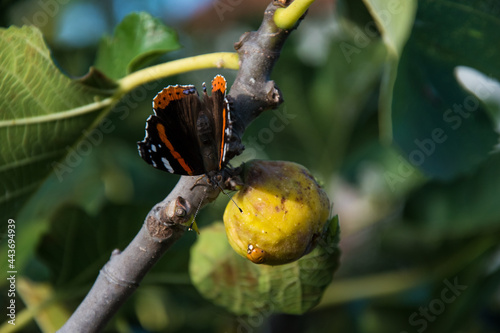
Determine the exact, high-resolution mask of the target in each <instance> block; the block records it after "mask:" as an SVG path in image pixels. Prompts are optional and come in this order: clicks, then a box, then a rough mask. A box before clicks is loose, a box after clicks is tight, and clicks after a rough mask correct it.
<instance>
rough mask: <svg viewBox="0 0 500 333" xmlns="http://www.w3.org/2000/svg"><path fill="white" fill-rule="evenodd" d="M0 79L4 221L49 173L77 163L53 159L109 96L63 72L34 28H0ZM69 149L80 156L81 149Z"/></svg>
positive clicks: (0, 199)
mask: <svg viewBox="0 0 500 333" xmlns="http://www.w3.org/2000/svg"><path fill="white" fill-rule="evenodd" d="M0 77H1V78H2V85H1V86H0V141H1V142H2V144H1V145H0V184H1V186H0V187H1V192H0V211H1V215H2V219H6V218H15V215H16V214H17V212H18V210H19V209H20V208H21V207H22V206H23V204H24V203H25V202H26V200H27V199H28V198H29V196H30V195H31V194H32V193H34V192H35V190H36V189H37V188H38V187H39V185H40V184H41V183H42V181H43V180H44V179H45V178H46V177H47V175H48V174H49V173H50V172H52V171H53V170H54V169H57V168H58V167H62V168H63V169H62V170H64V171H67V172H69V171H68V170H71V169H72V168H73V167H74V166H75V165H74V164H71V165H70V164H65V163H62V164H61V163H59V162H57V161H59V160H60V159H61V158H62V157H63V156H65V155H66V154H67V153H68V152H69V151H71V150H72V149H73V148H71V146H73V145H74V144H75V142H76V141H77V140H79V139H81V138H82V137H84V136H85V132H84V130H85V129H88V128H89V127H91V126H93V125H95V124H94V123H95V121H96V118H98V117H99V116H101V115H102V113H101V111H102V110H103V109H104V108H106V107H107V106H109V105H111V102H112V100H111V99H110V98H107V99H104V97H106V96H107V94H106V93H104V92H103V91H100V90H97V89H94V88H90V87H88V86H85V85H83V84H81V83H80V82H78V81H75V80H71V79H70V78H68V77H67V76H65V75H63V74H62V73H61V72H60V71H59V70H58V68H57V67H56V66H55V65H54V63H53V62H52V59H51V57H50V51H49V50H48V48H47V46H46V45H45V43H44V41H43V38H42V34H41V33H40V31H39V30H38V29H36V28H34V27H22V28H17V27H10V28H8V29H0ZM88 147H90V149H91V146H87V147H86V148H88ZM76 148H78V147H76ZM73 152H74V154H76V155H77V157H78V156H79V158H80V159H81V157H82V156H81V155H82V154H83V152H81V153H79V152H78V149H77V150H76V152H75V151H74V150H73ZM74 162H75V164H77V162H78V161H74ZM59 171H61V169H60V170H59ZM61 180H62V179H61Z"/></svg>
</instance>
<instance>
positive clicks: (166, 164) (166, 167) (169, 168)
mask: <svg viewBox="0 0 500 333" xmlns="http://www.w3.org/2000/svg"><path fill="white" fill-rule="evenodd" d="M161 161H162V162H163V166H164V167H165V169H167V171H168V172H170V173H174V169H172V167H171V166H170V163H168V160H167V159H166V158H165V157H162V158H161Z"/></svg>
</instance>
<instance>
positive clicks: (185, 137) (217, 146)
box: [137, 75, 231, 179]
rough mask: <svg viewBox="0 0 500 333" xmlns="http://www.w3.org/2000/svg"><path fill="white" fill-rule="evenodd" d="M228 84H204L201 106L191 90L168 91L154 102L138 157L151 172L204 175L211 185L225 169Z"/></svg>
mask: <svg viewBox="0 0 500 333" xmlns="http://www.w3.org/2000/svg"><path fill="white" fill-rule="evenodd" d="M226 87H227V84H226V79H225V78H224V77H223V76H222V75H217V76H216V77H215V78H214V79H213V80H212V94H211V96H208V95H207V91H206V87H205V84H203V100H201V99H200V98H199V96H198V92H197V91H196V88H195V87H194V86H193V85H186V86H181V85H175V86H168V87H166V88H164V89H163V90H162V91H160V92H159V93H158V94H157V95H156V97H155V98H154V99H153V110H154V113H155V114H154V115H151V116H149V118H148V119H147V121H146V136H145V138H144V140H143V141H141V142H138V143H137V145H138V149H139V154H140V155H141V157H142V158H143V159H144V160H145V161H146V162H148V163H149V164H151V165H152V166H153V167H155V168H157V169H160V170H163V171H167V172H170V173H174V174H178V175H189V176H195V175H202V174H207V175H208V177H209V179H213V178H214V177H215V176H216V175H217V174H219V173H220V171H221V170H223V169H224V167H225V165H226V164H227V160H226V152H227V149H228V145H229V138H230V136H231V118H230V111H229V104H228V102H227V99H226Z"/></svg>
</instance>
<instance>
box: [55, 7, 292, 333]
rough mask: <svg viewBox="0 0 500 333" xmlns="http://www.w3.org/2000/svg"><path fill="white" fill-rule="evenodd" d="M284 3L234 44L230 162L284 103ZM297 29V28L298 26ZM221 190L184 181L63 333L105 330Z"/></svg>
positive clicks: (117, 257) (105, 271)
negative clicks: (254, 127) (275, 73)
mask: <svg viewBox="0 0 500 333" xmlns="http://www.w3.org/2000/svg"><path fill="white" fill-rule="evenodd" d="M283 2H284V1H275V2H273V3H271V4H270V5H269V6H268V7H267V9H266V11H265V14H264V19H263V22H262V25H261V26H260V28H259V30H258V31H253V32H247V33H245V34H243V35H242V37H241V38H240V41H239V42H238V43H236V44H235V49H236V50H237V52H238V55H239V61H240V66H239V67H240V71H239V72H238V76H237V77H236V80H235V81H234V84H233V86H232V87H231V90H230V93H229V96H228V100H229V102H230V108H231V110H232V116H233V137H232V139H231V140H232V141H231V145H230V148H229V152H228V154H229V158H231V157H234V156H235V155H238V154H239V153H241V151H242V150H243V146H242V145H241V137H242V136H243V132H244V131H245V128H246V127H247V126H248V125H249V124H250V123H251V122H252V121H253V120H254V119H255V118H256V117H257V116H258V115H259V114H260V113H262V112H263V111H264V110H267V109H271V108H276V107H278V106H279V104H281V103H282V102H283V98H282V96H281V92H280V90H279V89H278V87H277V86H276V85H275V83H274V81H271V80H269V77H270V74H271V71H272V69H273V67H274V64H275V63H276V61H277V60H278V58H279V55H280V52H281V48H282V46H283V43H284V42H285V40H286V38H287V37H288V36H289V34H290V30H286V29H280V28H278V27H277V26H276V24H275V23H274V13H275V11H276V9H278V8H280V7H282V6H283V5H282V3H283ZM295 26H296V25H295ZM218 194H219V190H218V189H217V188H214V187H213V186H211V185H209V184H207V181H206V177H205V178H203V179H201V180H200V177H181V178H180V180H179V182H178V183H177V185H176V186H175V188H174V189H173V190H172V192H171V193H170V194H169V195H168V196H167V197H166V198H165V199H164V200H163V201H162V202H160V203H158V204H157V205H155V206H154V207H153V209H151V211H150V212H149V214H148V216H147V217H146V220H145V222H144V225H143V227H142V228H141V230H140V231H139V233H138V234H137V235H136V237H135V238H134V239H133V240H132V242H131V243H130V244H129V245H128V246H127V248H126V249H125V250H124V251H123V252H119V251H118V250H115V251H114V252H113V254H112V255H111V259H110V260H109V261H108V262H107V263H106V264H105V265H104V267H103V268H102V269H101V271H100V273H99V276H98V277H97V280H96V282H95V283H94V285H93V287H92V289H91V290H90V291H89V293H88V294H87V296H86V298H85V299H84V300H83V302H82V303H81V304H80V306H79V307H78V308H77V309H76V311H75V312H74V313H73V315H72V316H71V318H70V319H69V320H68V321H67V322H66V324H65V325H64V326H63V327H62V328H61V329H60V330H59V332H97V331H99V330H101V329H103V328H104V326H105V325H106V324H107V322H108V321H109V320H110V319H111V318H112V316H113V315H114V314H115V313H116V311H117V310H118V309H119V307H120V306H121V305H122V304H123V303H124V302H125V300H126V299H127V298H128V297H129V296H130V295H131V294H132V293H133V292H134V291H135V289H136V288H137V287H138V286H139V283H140V282H141V280H142V279H143V277H144V276H145V274H146V273H147V272H148V271H149V270H150V269H151V268H152V267H153V265H154V264H155V263H156V262H157V261H158V260H159V259H160V258H161V256H162V255H163V254H164V253H165V252H166V251H167V250H168V249H169V248H170V246H171V245H172V244H174V243H175V242H176V241H177V240H178V239H179V238H180V237H181V236H182V235H183V234H184V232H185V231H186V229H187V225H188V224H189V221H190V218H191V217H192V215H193V214H194V212H195V211H196V210H197V208H198V207H200V206H203V205H204V204H206V203H208V202H210V201H212V200H214V199H215V198H216V197H217V195H218Z"/></svg>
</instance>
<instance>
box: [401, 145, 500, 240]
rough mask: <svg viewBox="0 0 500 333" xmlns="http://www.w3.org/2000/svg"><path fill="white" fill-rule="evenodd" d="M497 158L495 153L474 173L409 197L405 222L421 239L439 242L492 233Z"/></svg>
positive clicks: (499, 176)
mask: <svg viewBox="0 0 500 333" xmlns="http://www.w3.org/2000/svg"><path fill="white" fill-rule="evenodd" d="M498 170H500V155H499V154H495V155H492V156H490V158H489V159H488V160H487V161H486V162H485V163H483V164H482V165H481V166H480V167H479V168H478V169H477V170H476V172H474V174H471V175H467V176H464V177H461V178H457V179H456V180H454V181H453V182H450V183H442V182H432V183H429V184H427V185H425V186H424V187H422V188H421V189H420V190H419V191H417V192H416V193H415V194H414V195H412V197H410V199H409V201H408V204H407V207H406V209H405V219H407V220H408V221H412V223H413V224H414V225H416V226H418V228H419V229H420V230H421V231H422V232H423V233H422V234H421V237H424V238H426V239H431V240H435V241H437V242H442V241H443V239H460V238H464V237H468V236H470V235H472V234H485V235H486V234H494V233H498V230H499V228H500V206H499V205H498V189H499V188H500V173H499V172H498Z"/></svg>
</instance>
